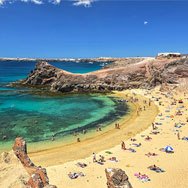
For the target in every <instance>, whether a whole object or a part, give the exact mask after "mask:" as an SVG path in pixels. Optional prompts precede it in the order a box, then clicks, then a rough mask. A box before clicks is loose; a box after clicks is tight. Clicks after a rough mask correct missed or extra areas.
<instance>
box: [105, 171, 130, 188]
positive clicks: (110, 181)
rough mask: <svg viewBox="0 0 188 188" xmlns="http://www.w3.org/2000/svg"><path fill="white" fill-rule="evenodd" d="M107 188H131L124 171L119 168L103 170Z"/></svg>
mask: <svg viewBox="0 0 188 188" xmlns="http://www.w3.org/2000/svg"><path fill="white" fill-rule="evenodd" d="M105 173H106V178H107V187H108V188H132V185H131V184H130V182H129V180H128V176H127V175H126V174H125V171H123V170H121V169H119V168H107V169H105Z"/></svg>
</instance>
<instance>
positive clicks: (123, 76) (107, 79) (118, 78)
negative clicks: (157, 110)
mask: <svg viewBox="0 0 188 188" xmlns="http://www.w3.org/2000/svg"><path fill="white" fill-rule="evenodd" d="M187 77H188V59H179V60H173V61H172V60H158V59H155V58H146V59H144V58H140V59H132V61H130V60H128V61H125V62H124V63H123V61H116V62H114V63H112V64H111V65H109V66H107V67H106V68H104V69H101V70H98V71H95V72H91V73H86V74H73V73H70V72H67V71H65V70H61V69H58V68H56V67H53V66H52V65H50V64H48V63H47V62H39V63H38V64H37V65H36V67H35V69H34V70H33V71H31V73H30V74H29V76H28V77H27V78H26V79H25V80H24V81H23V82H22V85H24V86H45V87H48V88H49V89H50V90H51V91H60V92H109V91H112V90H124V89H129V88H147V89H148V88H153V87H155V86H157V85H161V84H162V83H163V84H179V83H182V82H186V79H187Z"/></svg>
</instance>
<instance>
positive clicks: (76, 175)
mask: <svg viewBox="0 0 188 188" xmlns="http://www.w3.org/2000/svg"><path fill="white" fill-rule="evenodd" d="M68 176H69V178H70V179H76V178H78V177H84V176H85V174H83V173H82V172H77V173H76V172H75V173H71V172H69V174H68Z"/></svg>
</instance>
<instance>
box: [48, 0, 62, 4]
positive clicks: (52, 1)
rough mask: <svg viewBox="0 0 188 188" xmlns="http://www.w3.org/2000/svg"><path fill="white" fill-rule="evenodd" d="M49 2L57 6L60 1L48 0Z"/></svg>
mask: <svg viewBox="0 0 188 188" xmlns="http://www.w3.org/2000/svg"><path fill="white" fill-rule="evenodd" d="M49 2H50V3H53V4H55V5H57V4H59V3H61V0H49Z"/></svg>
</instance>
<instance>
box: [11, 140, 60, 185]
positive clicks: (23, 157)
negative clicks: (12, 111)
mask: <svg viewBox="0 0 188 188" xmlns="http://www.w3.org/2000/svg"><path fill="white" fill-rule="evenodd" d="M12 149H13V151H14V154H15V155H16V156H17V157H18V159H19V160H20V161H21V163H22V164H23V166H24V167H25V169H26V171H27V172H28V174H29V175H30V179H29V181H28V182H27V188H57V187H56V186H54V185H49V179H48V176H47V173H46V169H45V168H42V167H40V166H39V167H37V166H35V165H34V164H33V163H32V161H31V160H30V158H29V157H28V155H27V146H26V141H25V140H24V139H23V138H22V137H20V138H16V139H15V144H14V147H13V148H12Z"/></svg>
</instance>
